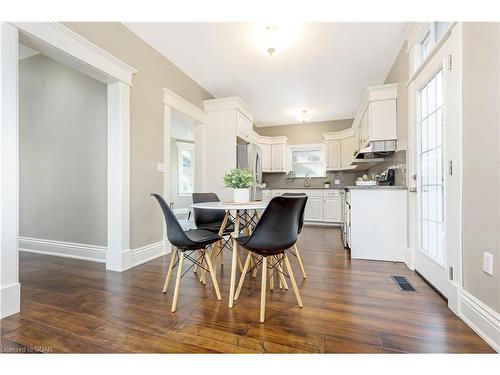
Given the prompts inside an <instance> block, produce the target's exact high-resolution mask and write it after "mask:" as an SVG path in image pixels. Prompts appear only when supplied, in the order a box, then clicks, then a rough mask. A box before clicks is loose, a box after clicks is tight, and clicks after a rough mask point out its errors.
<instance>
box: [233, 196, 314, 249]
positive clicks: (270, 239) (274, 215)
mask: <svg viewBox="0 0 500 375" xmlns="http://www.w3.org/2000/svg"><path fill="white" fill-rule="evenodd" d="M306 201H307V196H305V195H304V196H296V197H291V196H288V197H287V196H285V197H284V196H281V197H275V198H273V199H272V200H271V201H270V202H269V204H268V206H267V208H266V210H265V211H264V213H263V214H262V217H261V218H260V220H259V222H258V223H257V225H256V227H255V229H254V231H253V233H252V234H251V235H250V236H241V237H237V238H235V240H236V242H237V243H238V244H239V245H240V246H241V247H243V248H244V249H246V250H249V251H251V252H253V253H255V254H258V255H262V256H264V257H267V256H272V255H277V254H281V253H283V252H284V251H286V250H288V249H289V248H290V247H292V246H293V245H294V244H295V242H297V235H298V229H299V225H300V216H301V212H302V211H303V209H304V207H305V204H306Z"/></svg>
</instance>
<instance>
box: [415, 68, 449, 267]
mask: <svg viewBox="0 0 500 375" xmlns="http://www.w3.org/2000/svg"><path fill="white" fill-rule="evenodd" d="M442 78H443V73H442V70H440V71H439V72H438V73H436V75H435V76H434V77H433V78H432V79H431V80H430V81H429V82H428V83H427V85H426V86H425V87H424V88H422V89H421V90H420V95H419V97H420V103H419V104H420V105H419V108H420V113H419V121H420V171H419V172H420V173H419V175H420V207H419V211H420V212H419V213H420V227H421V238H420V242H421V250H422V252H423V253H424V254H426V255H428V256H430V257H432V258H435V259H436V260H438V261H440V262H443V261H444V251H443V238H444V236H443V211H444V208H443V206H444V202H443V189H444V187H443V121H442V116H443V112H442V111H443V109H442V106H443V87H442V86H443V79H442Z"/></svg>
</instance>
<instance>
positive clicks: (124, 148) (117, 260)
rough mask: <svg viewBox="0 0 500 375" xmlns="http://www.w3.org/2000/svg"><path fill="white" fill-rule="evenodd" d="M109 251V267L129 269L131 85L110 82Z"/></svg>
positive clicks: (121, 269)
mask: <svg viewBox="0 0 500 375" xmlns="http://www.w3.org/2000/svg"><path fill="white" fill-rule="evenodd" d="M107 125H108V152H107V155H108V168H107V170H108V172H107V181H108V194H107V204H108V210H107V212H108V224H107V228H108V232H107V233H108V251H107V252H106V269H108V270H112V271H118V272H120V271H124V270H126V269H128V268H129V264H131V260H130V257H129V246H130V245H129V244H130V87H129V86H127V85H126V84H125V83H123V82H120V81H118V82H114V83H110V84H109V85H108V124H107Z"/></svg>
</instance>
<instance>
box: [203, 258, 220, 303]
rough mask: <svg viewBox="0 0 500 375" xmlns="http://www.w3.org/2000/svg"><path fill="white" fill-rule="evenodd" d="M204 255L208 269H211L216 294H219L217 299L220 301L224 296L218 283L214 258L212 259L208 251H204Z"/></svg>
mask: <svg viewBox="0 0 500 375" xmlns="http://www.w3.org/2000/svg"><path fill="white" fill-rule="evenodd" d="M204 255H205V260H206V261H207V266H208V270H209V271H210V277H211V278H212V284H214V289H215V294H216V295H217V299H218V300H219V301H220V300H221V299H222V297H221V296H220V290H219V284H218V283H217V279H216V278H215V273H214V267H213V265H212V260H211V259H210V255H209V254H208V253H207V252H206V251H204Z"/></svg>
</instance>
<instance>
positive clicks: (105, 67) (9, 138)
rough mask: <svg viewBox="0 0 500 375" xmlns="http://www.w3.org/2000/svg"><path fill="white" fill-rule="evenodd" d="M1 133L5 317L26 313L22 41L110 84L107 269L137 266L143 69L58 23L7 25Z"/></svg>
mask: <svg viewBox="0 0 500 375" xmlns="http://www.w3.org/2000/svg"><path fill="white" fill-rule="evenodd" d="M0 26H1V28H0V30H1V31H0V40H1V41H0V43H1V44H0V46H1V60H0V61H1V65H0V66H1V76H0V77H1V78H0V86H1V91H0V96H1V100H0V102H1V121H2V122H1V129H0V156H1V165H0V208H1V217H0V243H1V254H0V260H1V279H0V292H1V294H0V303H1V306H0V316H1V317H2V318H3V317H5V316H8V315H11V314H15V313H17V312H19V310H20V284H19V108H18V43H19V37H20V36H21V35H22V38H23V42H26V43H28V44H31V45H32V46H33V47H35V48H36V49H38V50H39V51H40V52H42V53H44V54H45V55H47V56H49V57H51V58H52V59H54V60H56V61H59V62H61V63H63V64H65V65H68V66H71V67H72V68H74V69H76V70H78V71H80V72H82V73H84V74H87V75H89V76H91V77H93V78H95V79H97V80H99V81H101V82H104V83H106V84H107V85H108V98H107V99H108V103H107V109H108V120H107V121H108V151H107V155H108V157H107V160H108V161H107V163H108V175H107V184H108V188H107V191H108V192H107V212H108V214H107V222H108V224H107V232H108V243H107V251H106V269H108V270H113V271H124V270H126V269H127V268H129V267H130V265H131V252H130V249H129V226H130V219H129V213H130V86H131V85H132V76H133V74H134V73H136V72H137V71H136V70H135V69H134V68H132V67H130V66H129V65H127V64H125V63H124V62H122V61H120V60H118V59H117V58H115V57H113V56H112V55H110V54H109V53H107V52H106V51H104V50H103V49H101V48H99V47H97V46H96V45H94V44H92V43H91V42H89V41H88V40H86V39H84V38H83V37H81V36H80V35H78V34H76V33H75V32H73V31H71V30H70V29H68V28H67V27H65V26H63V25H62V24H60V23H57V22H21V23H7V22H2V23H1V25H0Z"/></svg>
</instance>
